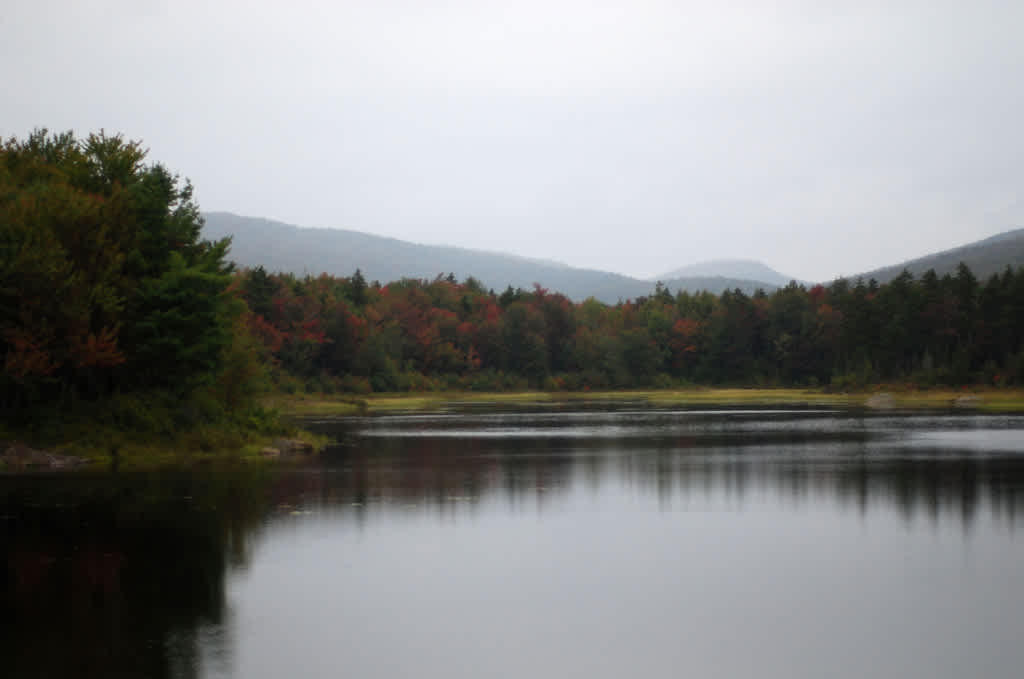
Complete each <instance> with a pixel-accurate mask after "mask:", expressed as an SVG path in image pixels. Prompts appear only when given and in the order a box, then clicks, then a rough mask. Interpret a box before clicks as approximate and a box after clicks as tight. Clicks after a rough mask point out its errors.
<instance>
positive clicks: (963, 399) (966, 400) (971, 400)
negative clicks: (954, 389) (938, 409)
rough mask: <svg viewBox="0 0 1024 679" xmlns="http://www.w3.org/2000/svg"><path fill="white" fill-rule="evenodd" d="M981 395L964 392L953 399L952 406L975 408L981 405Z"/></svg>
mask: <svg viewBox="0 0 1024 679" xmlns="http://www.w3.org/2000/svg"><path fill="white" fill-rule="evenodd" d="M981 401H982V399H981V397H980V396H978V395H977V394H965V395H963V396H958V397H956V398H955V399H953V407H954V408H977V407H978V406H980V405H981Z"/></svg>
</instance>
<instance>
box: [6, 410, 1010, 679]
mask: <svg viewBox="0 0 1024 679" xmlns="http://www.w3.org/2000/svg"><path fill="white" fill-rule="evenodd" d="M579 408H580V407H579V406H573V407H569V406H554V407H539V406H538V407H532V408H530V407H527V408H520V409H517V410H514V411H511V412H492V411H490V410H488V409H486V408H472V407H468V406H465V407H461V408H458V407H456V408H454V409H453V410H451V411H448V412H444V413H440V414H402V415H393V416H375V417H367V418H352V419H337V420H330V419H327V420H310V421H308V422H307V425H308V426H309V427H311V428H313V429H316V430H318V431H321V432H324V433H328V434H330V435H331V436H332V439H333V441H334V443H332V445H331V446H330V447H329V448H328V449H327V450H326V451H325V453H324V454H323V456H322V457H321V459H319V460H317V461H315V462H311V463H309V464H307V465H304V466H285V467H277V468H271V469H266V468H263V467H259V468H234V469H223V468H209V469H192V470H183V471H176V472H163V473H131V474H127V473H120V474H112V473H103V472H99V471H93V472H89V473H86V474H80V475H73V476H72V475H51V476H33V477H14V476H0V540H2V542H0V552H2V554H0V557H2V558H0V568H3V569H5V570H4V571H0V574H3V575H4V579H3V580H2V581H0V596H2V598H0V606H2V610H3V616H2V622H0V625H2V626H0V676H4V677H61V676H68V677H70V676H76V677H122V676H123V677H129V676H131V677H203V678H208V677H239V678H242V677H244V678H247V679H248V678H262V677H267V678H271V677H274V678H277V677H288V676H293V677H341V676H352V677H413V676H415V677H425V678H427V679H431V678H435V677H436V678H444V679H453V678H456V677H529V678H531V679H533V678H537V677H558V678H563V677H589V678H592V677H626V676H642V677H681V676H689V677H765V678H774V677H778V678H780V679H792V678H793V677H808V678H812V677H813V678H815V679H820V678H821V677H851V678H853V677H857V678H858V679H859V678H863V677H875V678H877V677H894V678H895V677H901V678H902V677H928V678H929V679H932V678H935V677H956V678H958V679H959V678H962V677H969V676H977V677H988V678H997V677H1007V678H1010V677H1013V678H1015V679H1016V678H1017V677H1020V676H1022V673H1024V536H1022V535H1021V531H1020V530H1019V528H1020V526H1019V524H1020V521H1021V520H1022V519H1024V514H1022V510H1024V455H1022V451H1024V417H1022V416H998V415H977V414H957V413H945V412H943V413H917V414H896V413H877V412H870V411H865V412H844V411H832V410H827V409H818V410H815V409H793V408H787V409H749V408H748V409H735V408H720V409H702V410H685V409H683V410H670V409H650V408H640V407H635V406H631V405H630V404H613V405H609V406H601V407H595V406H589V407H586V408H584V409H579Z"/></svg>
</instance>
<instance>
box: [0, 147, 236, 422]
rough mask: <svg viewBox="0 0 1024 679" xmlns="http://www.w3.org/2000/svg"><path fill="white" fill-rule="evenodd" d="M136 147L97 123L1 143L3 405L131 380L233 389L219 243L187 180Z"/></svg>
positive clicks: (87, 394)
mask: <svg viewBox="0 0 1024 679" xmlns="http://www.w3.org/2000/svg"><path fill="white" fill-rule="evenodd" d="M145 157H146V152H145V150H144V149H143V148H142V147H141V146H140V145H139V143H137V142H129V141H125V140H124V139H123V138H122V137H120V136H108V135H106V134H104V133H102V132H101V133H99V134H91V135H89V136H88V137H87V138H86V139H76V138H75V136H74V135H73V134H71V133H64V134H53V135H51V134H48V133H47V132H46V131H37V132H35V133H33V134H32V135H30V136H29V137H28V138H27V139H26V140H24V141H17V140H13V139H12V140H10V141H7V142H6V143H4V144H3V146H2V147H0V360H2V361H3V373H2V375H0V406H2V407H3V408H4V411H5V412H6V413H18V412H21V411H24V410H27V409H31V408H33V407H35V406H37V405H39V404H53V403H59V404H61V405H71V404H73V403H74V402H79V401H82V400H86V401H95V400H97V399H102V398H105V397H109V396H111V395H113V394H115V393H120V392H125V391H132V390H140V389H144V390H152V389H161V390H165V391H166V392H167V393H170V394H175V395H176V396H177V397H181V396H185V395H191V394H194V393H195V392H196V390H197V389H200V388H205V389H211V388H213V387H214V386H216V383H217V382H218V380H220V381H221V382H222V384H223V386H225V387H230V388H231V389H235V386H234V385H229V384H228V382H227V377H228V376H227V375H226V374H225V370H224V369H225V366H227V365H229V364H230V361H229V358H230V356H231V351H232V347H233V346H234V345H236V344H237V343H238V333H236V332H235V330H234V328H235V326H236V325H240V323H241V314H242V311H243V305H242V304H241V303H240V302H239V301H238V300H237V298H235V297H234V296H232V295H231V294H230V291H229V286H230V283H231V280H232V267H231V265H230V264H229V263H228V262H227V261H226V259H225V255H226V253H227V249H228V245H229V241H228V240H226V239H225V240H221V241H218V242H209V241H205V240H203V239H202V238H201V237H200V232H201V228H202V220H201V218H200V216H199V211H198V208H197V206H196V205H195V203H194V202H193V201H192V187H191V186H190V185H189V184H188V182H184V183H183V182H181V181H180V180H179V179H178V177H176V176H174V175H172V174H171V173H170V172H169V171H168V170H167V169H165V168H164V167H163V166H162V165H159V164H153V165H147V164H145V162H144V161H145ZM231 381H232V382H235V383H237V379H235V378H232V380H231ZM222 391H223V390H222ZM217 395H218V396H220V395H223V394H217Z"/></svg>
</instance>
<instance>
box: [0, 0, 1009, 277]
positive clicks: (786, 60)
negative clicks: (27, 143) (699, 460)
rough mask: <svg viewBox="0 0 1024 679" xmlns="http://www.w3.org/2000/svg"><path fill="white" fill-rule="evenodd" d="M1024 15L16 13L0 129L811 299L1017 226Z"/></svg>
mask: <svg viewBox="0 0 1024 679" xmlns="http://www.w3.org/2000/svg"><path fill="white" fill-rule="evenodd" d="M1022 29H1024V3H1021V2H1018V1H1014V0H1007V1H1005V2H990V1H986V0H972V1H968V0H962V1H960V2H953V3H950V2H941V1H940V0H927V1H923V2H914V1H911V0H903V1H901V0H888V1H885V2H881V1H879V2H873V1H871V0H848V1H846V2H828V0H808V1H806V2H797V1H791V2H785V1H783V2H768V1H767V0H764V1H751V2H728V1H726V0H709V1H707V2H685V1H682V0H676V1H671V2H644V1H643V0H629V1H627V0H620V1H619V2H584V1H582V0H569V1H566V0H536V1H535V0H514V1H510V0H495V1H493V2H491V1H489V0H475V1H471V0H453V1H448V2H445V1H431V0H404V1H392V0H372V1H371V0H363V1H360V2H352V1H350V2H345V1H344V0H342V1H335V2H322V3H310V2H302V1H294V0H293V1H290V2H282V1H280V0H277V1H275V2H261V1H258V0H246V1H245V2H237V3H236V2H222V1H218V0H208V1H204V2H192V1H190V0H175V1H173V2H164V1H162V0H110V1H107V2H89V1H87V0H78V1H71V0H69V1H63V2H58V1H49V0H31V1H29V0H24V1H19V0H14V1H12V2H10V3H6V4H5V8H4V10H3V11H2V12H0V134H2V135H3V136H4V137H10V136H12V135H14V136H17V137H24V136H25V135H26V134H27V133H28V132H30V131H31V130H32V129H33V128H35V127H48V128H50V129H51V130H65V129H74V130H75V131H76V132H78V133H82V134H84V133H87V132H89V131H93V130H97V129H99V128H105V129H106V130H107V131H108V132H122V133H124V134H125V135H126V136H127V137H129V138H132V139H141V140H142V141H143V142H144V143H145V145H146V146H147V147H148V148H149V149H150V159H151V160H159V161H161V162H163V163H164V164H165V165H167V166H168V167H169V168H171V169H172V170H174V171H176V172H179V173H181V174H182V175H183V176H187V177H189V178H191V179H192V181H193V183H194V184H195V186H196V197H197V200H198V201H199V203H200V205H201V207H202V208H203V209H205V210H226V211H231V212H235V213H239V214H244V215H252V216H262V217H269V218H274V219H279V220H282V221H285V222H288V223H292V224H298V225H303V226H336V227H344V228H350V229H356V230H360V231H367V232H370V233H375V234H381V235H388V236H394V237H397V238H403V239H407V240H412V241H416V242H421V243H442V244H452V245H461V246H465V247H475V248H485V249H489V250H501V251H508V252H513V253H516V254H521V255H527V256H536V257H545V258H554V259H558V260H561V261H564V262H567V263H569V264H572V265H575V266H585V267H594V268H600V269H606V270H611V271H617V272H621V273H626V274H631V275H638V276H650V275H655V274H658V273H661V272H664V271H666V270H669V269H673V268H676V267H678V266H681V265H684V264H689V263H693V262H697V261H702V260H707V259H714V258H723V257H742V258H753V259H760V260H763V261H764V262H766V263H767V264H769V265H770V266H772V267H774V268H776V269H778V270H780V271H782V272H783V273H785V274H787V275H791V276H796V277H799V278H804V279H813V280H817V279H830V278H832V277H834V276H836V275H839V274H851V273H856V272H858V271H862V270H865V269H871V268H874V267H877V266H880V265H884V264H891V263H896V262H899V261H902V260H905V259H907V258H911V257H915V256H918V255H921V254H925V253H927V252H933V251H936V250H941V249H945V248H948V247H953V246H956V245H960V244H963V243H965V242H968V241H971V240H975V239H977V238H981V237H984V236H987V235H991V234H993V233H997V232H999V231H1003V230H1006V229H1009V228H1014V227H1020V226H1024V200H1022V190H1024V132H1022V128H1024V40H1022V39H1021V35H1022Z"/></svg>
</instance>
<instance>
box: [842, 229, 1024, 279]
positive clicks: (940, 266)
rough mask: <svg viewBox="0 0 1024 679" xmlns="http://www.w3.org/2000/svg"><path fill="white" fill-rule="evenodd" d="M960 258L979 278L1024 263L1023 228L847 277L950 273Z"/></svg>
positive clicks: (887, 277) (915, 275)
mask: <svg viewBox="0 0 1024 679" xmlns="http://www.w3.org/2000/svg"><path fill="white" fill-rule="evenodd" d="M960 262H963V263H964V264H966V265H967V266H968V268H970V270H971V271H972V272H973V273H974V275H975V276H977V277H978V279H979V280H985V279H986V278H988V277H990V276H991V275H993V274H998V273H1002V272H1003V271H1004V270H1005V269H1006V267H1008V266H1009V267H1011V268H1013V269H1017V268H1019V267H1022V266H1024V229H1013V230H1011V231H1004V232H1003V233H999V234H996V235H995V236H990V237H988V238H985V239H982V240H979V241H975V242H973V243H968V244H967V245H961V246H960V247H957V248H952V249H950V250H943V251H942V252H936V253H935V254H931V255H926V256H924V257H919V258H917V259H911V260H908V261H906V262H903V263H901V264H895V265H893V266H887V267H883V268H881V269H875V270H874V271H868V272H866V273H863V274H859V275H857V276H847V278H849V279H850V280H855V279H857V278H863V279H864V280H865V281H867V280H870V279H872V278H874V279H875V280H877V281H878V282H879V283H888V282H889V281H891V280H892V279H893V278H896V276H899V275H900V273H902V272H903V270H904V269H906V270H907V271H909V272H910V273H912V274H913V275H914V277H915V278H920V277H921V274H923V273H924V272H926V271H928V269H935V273H937V274H938V275H939V276H944V275H945V274H947V273H950V274H951V273H954V272H955V271H956V268H957V266H958V265H959V264H960Z"/></svg>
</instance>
